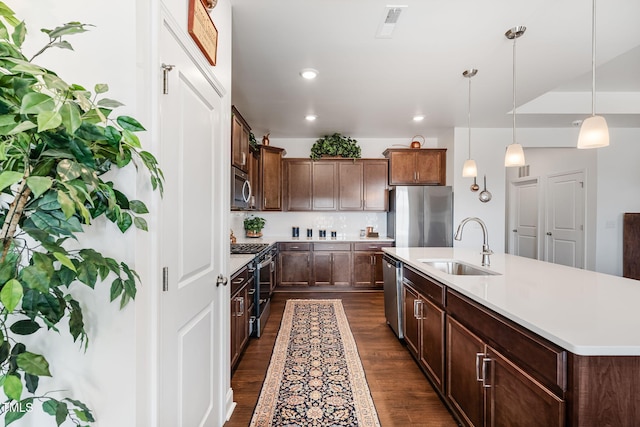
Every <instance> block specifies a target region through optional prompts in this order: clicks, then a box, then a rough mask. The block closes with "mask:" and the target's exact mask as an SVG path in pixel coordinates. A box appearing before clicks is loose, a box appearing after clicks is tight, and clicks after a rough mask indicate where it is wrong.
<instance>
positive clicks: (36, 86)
mask: <svg viewBox="0 0 640 427" xmlns="http://www.w3.org/2000/svg"><path fill="white" fill-rule="evenodd" d="M0 18H1V19H0V29H1V30H2V31H0V68H1V69H2V73H1V78H0V191H1V192H2V195H1V197H2V203H1V204H0V223H2V228H1V231H0V243H1V244H2V253H1V254H0V313H1V315H0V384H1V385H0V387H2V392H3V393H4V395H5V399H4V401H3V404H2V405H1V407H0V416H1V417H3V418H4V425H5V426H6V425H9V424H11V423H13V422H14V421H16V420H19V419H20V418H22V417H23V416H25V415H26V414H27V413H28V412H29V411H32V410H36V409H41V410H42V411H44V412H46V413H47V414H50V415H51V416H52V417H53V418H54V419H55V423H56V424H57V425H61V424H62V423H65V422H67V421H69V422H70V423H72V424H75V425H87V424H88V423H90V422H93V421H94V417H93V414H92V412H91V410H90V409H89V408H88V407H87V406H86V405H85V404H84V403H83V402H81V401H80V400H76V399H75V398H71V397H59V396H60V393H59V392H49V393H40V394H39V393H38V383H39V379H40V377H50V376H52V371H54V370H52V369H51V368H52V367H51V366H50V365H49V362H48V361H47V359H46V357H45V355H43V354H37V353H36V351H37V350H34V346H33V344H37V347H39V348H47V347H48V345H49V344H48V343H49V342H50V340H51V338H52V336H51V334H53V333H55V334H59V333H60V332H61V331H64V330H67V329H68V331H69V333H70V335H71V338H72V340H73V342H79V343H80V344H81V347H84V348H85V349H86V348H87V346H88V336H87V332H86V327H85V322H87V321H88V319H91V318H92V317H94V316H95V314H93V313H91V314H90V315H89V316H85V315H84V313H83V308H86V305H85V304H84V303H83V301H81V300H79V299H77V297H76V295H77V293H74V291H73V288H74V286H75V285H76V284H78V283H82V284H84V285H86V286H88V287H89V288H92V289H93V288H94V287H95V286H96V284H99V283H102V282H105V281H107V280H108V281H110V282H111V292H110V298H111V301H113V300H116V299H119V300H120V307H124V306H125V305H127V303H128V302H130V301H131V300H132V299H133V298H135V296H136V286H137V282H138V281H139V277H138V275H137V273H136V272H135V271H134V270H132V269H131V268H129V266H128V265H127V264H126V263H124V262H121V261H119V260H116V259H114V258H110V257H106V256H103V255H102V254H101V253H100V252H98V251H97V250H95V249H93V248H91V247H82V246H80V245H79V244H78V238H77V235H78V233H82V232H83V231H84V230H85V229H87V228H90V227H91V224H92V221H93V220H95V219H96V218H99V217H106V218H107V219H108V220H109V221H111V222H113V223H115V224H116V225H117V227H118V228H119V230H120V231H121V232H122V233H124V232H126V231H127V230H128V229H129V228H130V227H131V226H134V227H135V228H138V229H141V230H146V229H147V223H146V221H145V219H144V218H143V215H144V214H146V213H148V210H147V207H146V206H145V204H144V203H143V202H142V201H139V200H129V199H128V198H127V197H126V196H125V194H124V192H123V191H122V190H121V189H119V188H117V186H116V184H114V183H113V182H112V181H109V180H108V178H107V175H105V174H106V173H107V172H109V171H111V170H114V169H119V168H124V167H126V166H128V165H130V164H131V163H134V164H135V165H136V168H137V169H136V170H140V171H142V170H146V171H148V172H149V173H150V179H151V184H152V187H153V189H158V190H160V192H161V193H162V183H163V175H162V171H161V170H160V169H159V168H158V165H157V162H156V159H155V157H154V156H153V155H152V154H150V153H148V152H146V151H143V150H142V148H141V144H140V140H139V138H138V136H137V135H136V133H137V132H140V131H143V130H144V127H142V125H141V124H140V123H139V122H138V121H137V120H136V119H134V118H133V117H129V116H125V115H119V116H114V114H112V113H113V111H114V109H116V108H117V107H119V106H121V105H122V104H121V103H119V102H118V101H115V100H113V99H109V98H106V97H105V96H104V94H105V93H106V92H107V91H108V86H107V85H106V84H96V85H95V87H94V88H93V91H91V90H88V89H85V88H84V87H82V86H80V85H77V84H68V83H66V82H65V81H64V80H63V79H62V78H60V77H59V76H58V74H56V73H54V72H53V71H51V70H48V69H46V68H44V67H42V66H40V65H37V64H35V63H34V62H33V60H34V58H36V57H38V56H39V55H41V54H42V53H44V52H46V51H48V50H49V49H50V48H53V47H60V48H65V49H72V47H71V45H70V44H69V42H68V41H67V40H65V38H66V36H67V35H71V34H76V33H82V32H85V31H87V25H86V24H82V23H79V22H69V23H67V24H64V25H62V26H60V27H57V28H54V29H52V30H48V29H43V30H42V31H43V32H44V33H46V34H47V35H48V36H49V43H47V44H46V45H45V46H44V47H43V48H42V49H40V50H39V51H38V52H37V53H36V54H35V55H33V56H32V57H31V58H30V59H28V58H27V57H26V56H25V55H24V54H23V53H22V44H23V42H24V40H25V37H26V34H27V30H26V26H25V23H24V22H21V21H20V20H19V19H17V18H16V17H15V15H14V12H13V11H12V10H11V9H10V8H9V7H8V6H7V5H6V4H5V3H3V2H1V1H0ZM72 285H73V286H72ZM63 321H64V322H63ZM61 322H62V323H63V324H64V325H65V326H64V327H62V328H61V327H60V326H61V325H60V323H61ZM67 325H68V327H67ZM26 335H30V337H29V339H28V340H25V339H24V338H22V337H24V336H26ZM56 342H59V341H58V340H57V339H56ZM73 342H71V340H69V343H68V344H69V345H73V346H75V344H74V343H73ZM56 345H60V344H56ZM54 372H55V371H54Z"/></svg>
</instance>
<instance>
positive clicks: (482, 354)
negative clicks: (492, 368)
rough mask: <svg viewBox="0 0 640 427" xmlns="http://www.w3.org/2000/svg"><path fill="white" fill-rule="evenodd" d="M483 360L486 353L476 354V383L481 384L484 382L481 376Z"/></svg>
mask: <svg viewBox="0 0 640 427" xmlns="http://www.w3.org/2000/svg"><path fill="white" fill-rule="evenodd" d="M481 358H482V359H484V353H476V381H478V382H479V383H481V382H482V381H483V378H482V377H481V374H480V364H481V363H482V362H480V359H481Z"/></svg>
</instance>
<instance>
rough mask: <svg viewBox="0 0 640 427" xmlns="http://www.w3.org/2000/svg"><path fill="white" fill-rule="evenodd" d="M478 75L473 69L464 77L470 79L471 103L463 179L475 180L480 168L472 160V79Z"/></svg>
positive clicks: (468, 112)
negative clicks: (467, 153) (467, 151)
mask: <svg viewBox="0 0 640 427" xmlns="http://www.w3.org/2000/svg"><path fill="white" fill-rule="evenodd" d="M476 74H478V70H476V69H475V68H472V69H470V70H465V71H464V72H463V73H462V75H463V76H464V77H466V78H468V79H469V103H468V110H467V127H468V130H469V133H468V135H469V157H468V158H467V160H466V161H465V162H464V165H463V166H462V177H463V178H475V177H476V176H478V168H477V166H476V161H475V160H473V159H472V158H471V77H473V76H475V75H476Z"/></svg>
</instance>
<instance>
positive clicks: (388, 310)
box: [382, 254, 404, 338]
mask: <svg viewBox="0 0 640 427" xmlns="http://www.w3.org/2000/svg"><path fill="white" fill-rule="evenodd" d="M382 267H383V279H384V315H385V317H386V318H387V323H388V324H389V326H391V329H393V332H395V334H396V335H397V336H398V338H404V324H403V321H402V317H403V316H402V314H403V313H402V262H401V261H398V260H397V259H395V258H392V257H391V256H389V255H387V254H384V255H383V256H382Z"/></svg>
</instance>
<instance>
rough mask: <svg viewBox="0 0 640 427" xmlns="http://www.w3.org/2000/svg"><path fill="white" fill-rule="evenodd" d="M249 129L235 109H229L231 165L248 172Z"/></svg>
mask: <svg viewBox="0 0 640 427" xmlns="http://www.w3.org/2000/svg"><path fill="white" fill-rule="evenodd" d="M250 133H251V127H249V125H248V124H247V122H246V120H245V119H244V118H243V117H242V115H241V114H240V112H238V110H237V109H236V107H231V165H232V166H235V167H237V168H239V169H241V170H243V171H245V172H248V171H249V134H250Z"/></svg>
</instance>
